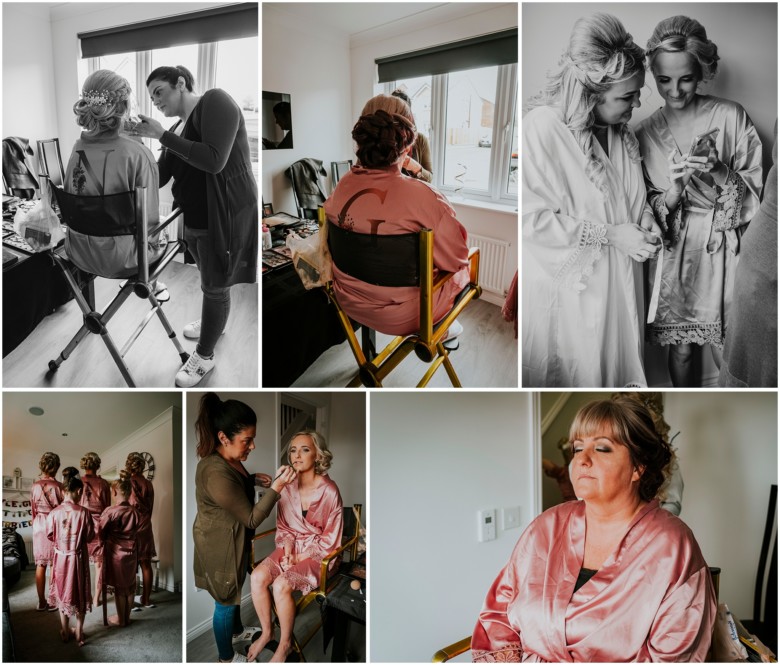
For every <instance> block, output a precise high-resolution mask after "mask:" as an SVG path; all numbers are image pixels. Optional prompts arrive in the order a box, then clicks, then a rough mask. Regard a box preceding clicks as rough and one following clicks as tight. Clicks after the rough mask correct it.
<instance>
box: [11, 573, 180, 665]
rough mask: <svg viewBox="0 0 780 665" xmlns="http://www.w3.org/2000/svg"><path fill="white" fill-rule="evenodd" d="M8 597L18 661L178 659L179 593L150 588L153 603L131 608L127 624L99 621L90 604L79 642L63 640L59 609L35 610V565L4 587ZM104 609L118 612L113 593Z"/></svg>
mask: <svg viewBox="0 0 780 665" xmlns="http://www.w3.org/2000/svg"><path fill="white" fill-rule="evenodd" d="M47 573H48V570H47ZM93 573H94V568H93ZM47 593H48V584H47ZM8 600H9V604H10V606H11V613H10V619H11V625H12V627H13V636H14V647H15V650H16V659H17V660H18V661H22V662H39V663H45V662H100V663H112V662H113V663H116V662H120V663H121V662H126V663H139V662H165V663H172V662H173V663H175V662H181V660H182V650H181V644H182V627H181V626H182V621H181V619H182V599H181V594H178V593H171V592H169V591H159V592H157V593H152V602H154V603H155V604H156V605H157V607H156V608H154V609H148V610H146V609H145V610H143V611H141V612H132V613H131V615H130V622H131V623H130V626H128V627H127V628H113V627H110V626H109V627H106V626H103V608H102V607H96V608H94V609H93V610H92V612H90V613H88V614H87V617H86V620H85V621H84V632H85V633H86V635H87V643H86V644H85V645H84V646H83V647H79V646H78V644H77V643H76V642H75V641H74V640H73V639H71V640H70V642H68V643H67V644H63V643H62V641H61V640H60V633H59V631H60V619H59V612H36V611H35V607H36V605H37V604H38V595H37V593H36V591H35V566H28V568H27V570H25V571H24V572H23V573H22V578H21V579H20V580H19V582H17V583H16V585H14V586H13V587H12V588H11V589H9V590H8ZM108 610H109V612H108V613H109V616H111V615H112V614H115V613H116V608H115V606H114V602H113V598H110V599H109V605H108ZM70 623H71V627H73V626H75V619H73V618H72V619H71V622H70Z"/></svg>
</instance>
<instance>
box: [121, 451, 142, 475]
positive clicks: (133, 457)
mask: <svg viewBox="0 0 780 665" xmlns="http://www.w3.org/2000/svg"><path fill="white" fill-rule="evenodd" d="M145 467H146V460H145V459H144V458H143V455H141V453H130V454H129V455H128V456H127V460H126V461H125V469H126V470H127V472H128V473H129V474H130V475H132V476H136V475H138V474H139V473H143V471H144V468H145Z"/></svg>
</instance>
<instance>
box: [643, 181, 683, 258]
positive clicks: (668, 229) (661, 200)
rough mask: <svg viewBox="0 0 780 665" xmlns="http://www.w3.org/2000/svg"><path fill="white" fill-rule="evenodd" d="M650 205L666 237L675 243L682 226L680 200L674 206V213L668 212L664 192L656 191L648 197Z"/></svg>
mask: <svg viewBox="0 0 780 665" xmlns="http://www.w3.org/2000/svg"><path fill="white" fill-rule="evenodd" d="M650 207H651V208H652V209H653V215H654V216H655V221H656V222H658V226H660V227H661V230H662V231H663V232H664V236H666V239H667V240H668V241H669V242H670V243H671V244H672V245H676V244H677V241H678V240H679V239H680V229H681V228H682V210H683V206H682V201H680V204H679V205H678V206H677V207H676V208H675V210H674V213H670V212H669V208H667V207H666V192H658V193H657V194H654V195H653V196H651V197H650Z"/></svg>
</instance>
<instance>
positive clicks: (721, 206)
mask: <svg viewBox="0 0 780 665" xmlns="http://www.w3.org/2000/svg"><path fill="white" fill-rule="evenodd" d="M744 199H745V181H744V180H742V178H740V177H739V175H738V174H737V173H736V172H735V171H732V170H731V169H729V174H728V176H727V177H726V184H725V185H723V188H722V189H721V190H720V193H719V196H718V200H717V201H716V202H715V214H714V215H713V217H712V230H713V231H729V230H731V229H735V228H737V227H738V226H739V221H740V213H741V211H742V202H743V201H744Z"/></svg>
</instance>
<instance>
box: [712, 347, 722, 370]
mask: <svg viewBox="0 0 780 665" xmlns="http://www.w3.org/2000/svg"><path fill="white" fill-rule="evenodd" d="M710 349H711V350H712V359H713V360H714V361H715V367H717V368H718V369H720V364H721V362H723V351H722V350H721V349H719V348H718V347H717V346H715V345H714V344H710Z"/></svg>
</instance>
